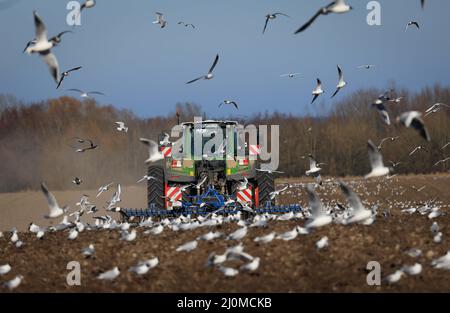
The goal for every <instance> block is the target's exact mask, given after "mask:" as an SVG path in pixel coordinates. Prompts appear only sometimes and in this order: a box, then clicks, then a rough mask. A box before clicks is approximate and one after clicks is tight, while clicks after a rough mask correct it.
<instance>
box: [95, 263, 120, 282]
mask: <svg viewBox="0 0 450 313" xmlns="http://www.w3.org/2000/svg"><path fill="white" fill-rule="evenodd" d="M119 275H120V270H119V268H118V267H117V266H116V267H114V268H113V269H112V270H109V271H106V272H104V273H101V274H99V275H98V276H97V279H100V280H110V281H111V280H114V279H116V278H117V277H118V276H119Z"/></svg>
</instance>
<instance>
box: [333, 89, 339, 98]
mask: <svg viewBox="0 0 450 313" xmlns="http://www.w3.org/2000/svg"><path fill="white" fill-rule="evenodd" d="M339 90H341V88H336V91H335V92H334V93H333V95H332V96H331V98H334V96H335V95H337V93H338V92H339Z"/></svg>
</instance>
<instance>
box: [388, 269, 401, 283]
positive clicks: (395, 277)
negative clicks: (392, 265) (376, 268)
mask: <svg viewBox="0 0 450 313" xmlns="http://www.w3.org/2000/svg"><path fill="white" fill-rule="evenodd" d="M404 274H405V273H403V271H402V270H397V271H395V272H394V273H393V274H390V275H389V276H387V277H386V278H385V279H384V280H385V281H386V282H387V283H388V284H394V283H396V282H398V281H399V280H400V278H402V276H403V275H404Z"/></svg>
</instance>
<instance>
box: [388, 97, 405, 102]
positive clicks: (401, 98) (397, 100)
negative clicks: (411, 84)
mask: <svg viewBox="0 0 450 313" xmlns="http://www.w3.org/2000/svg"><path fill="white" fill-rule="evenodd" d="M403 98H404V97H398V98H395V99H390V100H389V102H394V103H400V102H402V100H403Z"/></svg>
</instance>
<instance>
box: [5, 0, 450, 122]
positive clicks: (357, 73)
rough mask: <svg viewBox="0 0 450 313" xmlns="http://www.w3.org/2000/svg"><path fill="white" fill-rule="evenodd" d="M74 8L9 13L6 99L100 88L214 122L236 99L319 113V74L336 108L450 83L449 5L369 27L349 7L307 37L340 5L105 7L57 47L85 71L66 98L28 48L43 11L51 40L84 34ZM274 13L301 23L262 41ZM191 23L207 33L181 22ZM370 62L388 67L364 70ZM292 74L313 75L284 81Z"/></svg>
mask: <svg viewBox="0 0 450 313" xmlns="http://www.w3.org/2000/svg"><path fill="white" fill-rule="evenodd" d="M3 1H5V0H0V3H1V2H3ZM67 2H68V1H65V0H64V1H63V0H45V1H44V0H32V1H28V0H27V1H23V0H22V1H19V3H18V4H17V5H15V6H13V7H11V8H9V9H5V10H1V11H0V29H1V31H0V32H1V36H2V52H1V55H2V58H1V60H0V93H9V94H14V95H16V96H17V97H18V98H19V99H22V100H25V101H33V100H43V99H47V98H53V97H58V96H61V95H64V94H70V93H68V92H66V91H65V89H68V88H79V89H84V90H99V91H102V92H104V93H106V94H107V97H99V98H98V100H99V102H100V103H103V104H113V105H115V106H117V107H119V108H128V109H130V110H132V111H133V112H135V113H136V114H138V115H140V116H144V117H149V116H154V115H167V114H169V113H171V112H173V111H174V108H175V104H176V103H177V102H186V101H190V102H195V103H198V104H200V105H202V107H203V109H204V110H205V111H206V112H207V114H208V115H209V116H212V117H213V116H214V115H215V114H219V115H221V116H223V115H229V114H232V113H234V112H235V111H234V109H233V108H232V107H225V108H222V109H220V111H219V109H218V107H217V106H218V104H219V103H220V102H221V101H222V100H224V99H234V100H236V101H237V102H239V104H240V106H241V109H240V111H239V114H240V115H244V116H245V115H251V114H253V113H257V112H264V111H266V110H267V111H269V112H271V111H274V110H278V111H281V112H285V113H294V114H299V115H302V114H305V113H308V112H312V111H314V106H311V105H310V104H309V103H310V101H311V91H312V89H313V88H314V86H315V79H316V77H320V78H321V79H322V81H323V85H324V88H325V89H326V91H327V93H328V96H325V97H323V98H322V100H321V101H324V103H325V104H327V105H333V103H336V102H338V101H339V100H341V99H343V98H344V97H345V96H346V95H348V94H350V93H351V92H352V91H354V90H357V89H359V88H372V87H375V88H386V87H387V86H388V85H389V83H390V82H392V81H395V82H396V85H397V86H398V87H402V88H407V89H410V90H412V91H416V90H420V89H421V88H423V87H425V86H429V85H432V84H434V83H436V82H439V83H440V84H442V85H449V84H450V75H449V73H450V57H449V56H450V41H449V40H448V30H450V19H448V12H449V11H450V1H446V0H434V1H427V2H428V3H427V7H426V9H425V10H424V11H422V10H421V9H420V5H419V0H417V1H416V0H384V1H379V2H380V3H381V8H382V11H381V13H382V16H381V21H382V25H381V26H369V25H367V23H366V16H367V14H368V11H367V10H366V5H367V3H368V2H369V1H366V0H349V1H348V2H349V4H351V5H352V6H353V7H354V10H353V11H352V12H350V13H348V14H345V15H329V16H325V17H319V19H318V20H317V21H316V22H315V23H314V24H313V25H312V26H311V28H310V29H307V30H306V31H305V32H304V33H301V34H299V35H293V32H294V31H295V30H296V29H297V28H298V27H299V26H300V25H302V24H303V23H304V22H305V21H306V20H307V19H309V18H310V16H312V15H313V14H314V13H315V12H316V10H317V9H318V8H319V7H320V6H321V5H326V4H328V2H329V0H323V1H322V0H314V1H310V0H302V1H299V0H296V1H294V0H289V1H287V0H277V1H269V0H226V1H225V0H153V1H148V0H130V1H118V0H108V1H106V0H98V1H97V5H96V7H95V8H93V9H91V10H86V11H85V13H84V14H83V16H82V26H80V27H76V28H75V29H74V31H75V34H68V35H66V36H65V37H64V38H63V39H64V41H63V43H62V44H61V46H60V47H57V48H55V49H54V53H55V54H56V56H57V57H58V60H59V63H60V66H61V68H62V69H68V68H71V67H74V66H78V65H81V66H83V70H82V71H80V72H78V73H75V74H73V75H72V76H71V77H69V78H68V79H67V81H65V82H64V85H63V87H62V90H58V91H57V90H56V89H55V84H54V82H53V81H52V79H51V76H50V75H49V73H48V70H47V67H46V65H45V63H44V62H42V60H40V58H39V57H38V56H36V55H32V56H28V55H26V54H22V53H21V51H22V49H23V48H24V45H25V43H26V42H27V41H28V40H30V39H32V38H33V36H34V25H33V18H32V11H33V10H34V9H36V10H37V11H38V13H39V14H40V15H41V17H42V18H43V19H44V22H45V23H46V25H47V28H48V31H49V35H53V34H56V33H58V32H60V31H62V30H66V29H72V28H71V27H69V26H68V25H67V24H66V15H67V13H68V11H67V10H66V4H67ZM155 11H159V12H163V13H164V14H165V17H166V19H167V21H168V26H167V27H166V28H165V29H160V28H159V27H158V26H157V25H153V24H152V21H153V20H154V19H155V16H154V12H155ZM269 12H284V13H286V14H288V15H290V16H291V18H284V17H282V16H281V17H279V18H277V19H276V20H275V21H271V22H269V25H268V28H267V31H266V34H265V35H262V28H263V26H264V20H265V17H264V16H265V15H266V14H267V13H269ZM181 20H182V21H185V22H188V23H193V24H195V25H196V26H197V28H196V29H195V30H192V29H190V28H185V27H183V26H180V25H177V22H178V21H181ZM409 20H417V21H418V22H419V23H420V24H421V27H422V28H421V30H420V31H416V30H413V29H411V30H410V31H408V32H406V33H405V31H404V29H405V24H406V23H407V22H408V21H409ZM216 53H219V55H220V61H219V64H218V66H217V67H216V71H215V75H216V77H215V78H214V79H213V80H210V81H200V82H197V83H195V84H192V85H185V82H187V81H189V80H191V79H193V78H195V77H197V76H199V75H201V74H203V73H204V72H206V71H207V70H208V68H209V67H210V65H211V63H212V61H213V59H214V56H215V55H216ZM366 63H368V64H376V65H377V66H378V67H377V68H376V69H374V70H372V71H364V70H360V69H357V66H358V65H361V64H366ZM337 64H340V65H341V66H342V68H343V70H344V73H345V78H346V80H347V82H348V84H349V85H348V86H347V87H346V89H344V90H343V91H342V92H341V93H340V94H339V95H338V96H337V97H336V98H335V99H334V100H329V96H330V95H331V93H332V92H333V91H334V89H335V86H336V84H337V70H336V65H337ZM287 72H301V73H302V75H301V76H299V77H297V78H295V79H291V80H290V79H286V78H284V79H282V78H280V77H279V75H280V74H283V73H287ZM318 104H320V101H318Z"/></svg>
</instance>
